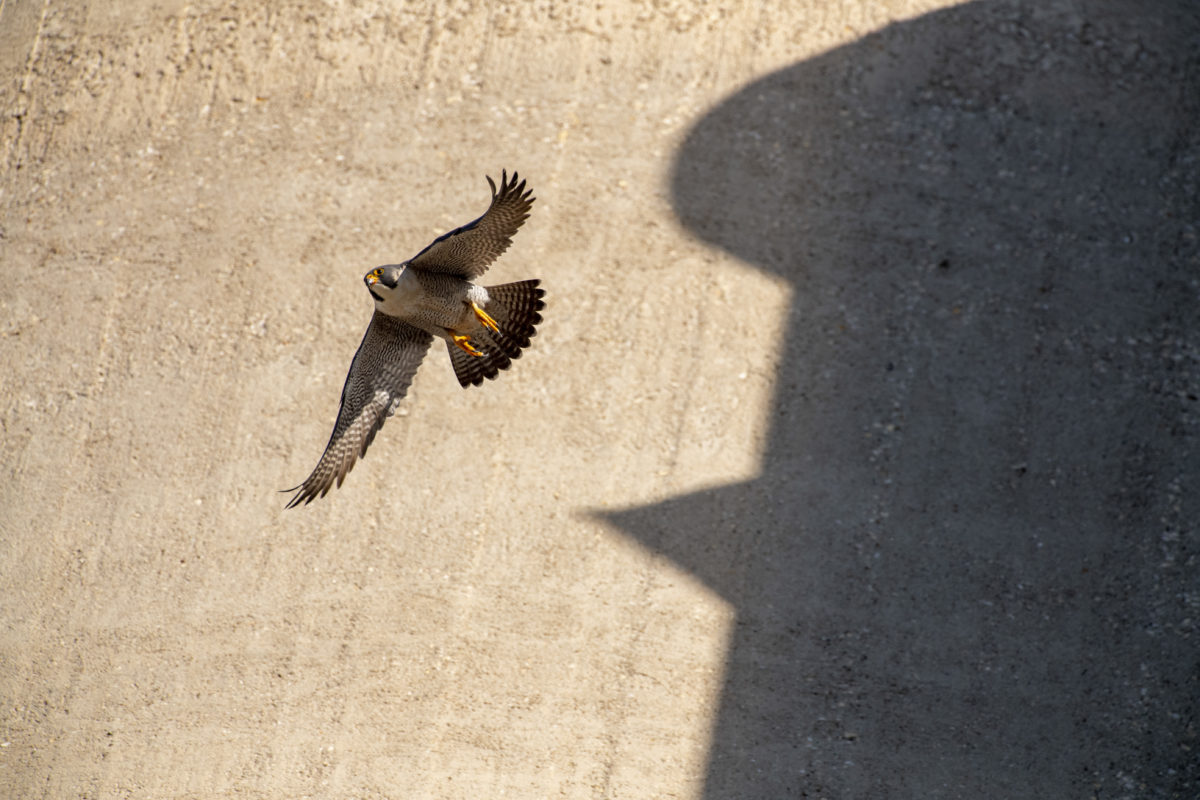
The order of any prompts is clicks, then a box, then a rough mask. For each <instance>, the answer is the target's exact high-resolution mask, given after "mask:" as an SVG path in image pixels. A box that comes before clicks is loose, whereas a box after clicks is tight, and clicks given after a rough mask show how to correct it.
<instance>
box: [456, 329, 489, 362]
mask: <svg viewBox="0 0 1200 800" xmlns="http://www.w3.org/2000/svg"><path fill="white" fill-rule="evenodd" d="M450 337H451V338H452V339H454V343H455V344H456V345H458V347H459V349H460V350H462V351H464V352H466V353H469V354H470V355H473V356H482V355H483V353H481V352H479V351H478V350H476V349H475V348H474V347H473V346H472V345H471V337H470V336H464V335H463V334H461V333H451V334H450Z"/></svg>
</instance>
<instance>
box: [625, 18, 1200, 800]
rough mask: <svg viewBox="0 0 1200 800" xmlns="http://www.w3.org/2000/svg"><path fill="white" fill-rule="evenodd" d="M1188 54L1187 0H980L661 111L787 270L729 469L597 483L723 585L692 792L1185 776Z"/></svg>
mask: <svg viewBox="0 0 1200 800" xmlns="http://www.w3.org/2000/svg"><path fill="white" fill-rule="evenodd" d="M1198 79H1200V9H1198V7H1197V6H1196V5H1195V4H1194V3H1189V2H1120V1H1119V0H1096V1H1095V2H1084V3H1077V2H1065V1H1064V2H1049V3H1046V2H1029V3H1016V4H1014V3H1007V2H1004V3H1000V2H978V3H973V4H969V5H966V6H960V7H956V8H953V9H950V10H946V11H942V12H938V13H933V14H930V15H928V16H924V17H921V18H919V19H915V20H913V21H908V22H904V23H898V24H894V25H892V26H890V27H888V28H886V29H884V30H882V31H880V32H878V33H875V34H872V35H870V36H867V37H865V38H863V39H861V40H859V41H857V42H855V43H853V44H851V45H848V46H846V47H842V48H840V49H837V50H834V51H832V52H829V53H827V54H825V55H822V56H819V57H816V58H813V59H811V60H808V61H805V62H803V63H800V64H797V65H795V66H792V67H790V68H787V69H784V70H782V71H780V72H777V73H774V74H772V75H769V76H767V77H765V78H763V79H761V80H759V81H757V82H755V83H753V84H751V85H749V86H747V87H746V88H744V89H743V90H741V91H739V92H738V93H736V94H735V95H733V96H732V97H730V98H729V99H728V100H726V101H725V102H723V103H721V104H720V105H719V106H718V107H716V108H715V109H714V110H712V111H711V112H710V113H708V114H707V115H705V116H704V117H703V118H702V119H701V120H699V122H698V123H697V124H696V125H695V127H694V128H693V129H692V130H691V132H690V134H689V136H688V137H687V139H686V142H685V144H684V145H683V147H682V149H681V151H680V152H679V153H678V158H677V162H676V164H675V167H674V177H673V187H672V189H673V202H674V204H675V208H676V211H677V213H678V215H679V217H680V219H681V220H682V222H683V224H684V225H685V226H686V227H687V229H688V230H690V231H691V232H692V233H694V235H696V236H698V237H700V238H701V239H703V240H704V241H707V242H710V243H712V244H714V245H716V246H718V247H720V248H723V249H724V250H726V251H728V252H729V253H732V254H733V255H735V256H737V257H738V258H739V259H742V260H744V261H747V262H749V263H750V264H752V265H755V266H756V267H758V268H761V269H763V270H767V271H769V272H772V273H775V274H778V275H781V276H784V277H786V278H787V279H788V281H790V283H791V291H792V295H791V304H790V316H789V318H788V320H787V324H786V334H785V337H784V340H783V341H781V342H780V343H779V346H780V348H781V350H780V364H781V366H780V367H779V369H778V374H777V377H776V388H775V396H774V405H773V409H772V412H773V414H774V417H773V418H772V420H771V428H770V437H769V444H768V447H767V451H766V453H765V456H764V462H763V464H762V471H761V474H760V476H759V477H757V478H756V479H754V480H751V481H748V482H744V483H738V484H733V485H728V486H724V487H718V488H714V489H712V490H709V491H704V492H699V493H696V494H694V495H691V496H686V497H679V498H675V499H671V500H668V501H666V502H663V503H661V504H657V505H653V506H650V507H642V508H633V509H627V510H623V511H619V512H616V513H613V514H609V515H607V517H606V518H607V519H609V520H610V522H612V523H613V524H615V525H616V526H618V527H620V528H621V529H623V530H624V531H626V532H628V533H629V534H630V535H632V536H634V537H636V538H637V539H638V540H639V541H641V542H642V543H644V544H645V545H647V546H648V547H650V548H652V549H654V550H656V551H658V552H660V553H662V554H665V555H666V556H667V557H669V558H670V559H672V560H673V561H675V562H677V563H679V564H681V565H682V566H683V567H685V568H687V569H688V570H691V571H692V572H694V573H695V574H696V575H698V576H699V577H700V578H702V579H703V580H704V581H705V582H706V583H707V584H708V585H709V586H710V587H712V588H713V589H714V590H715V591H716V592H719V593H720V595H722V596H723V597H724V598H725V599H726V600H728V601H729V602H730V603H731V604H732V605H733V606H734V607H736V610H737V622H736V625H735V628H734V631H733V633H732V640H731V642H730V645H729V651H728V661H727V664H726V672H725V683H724V687H723V691H722V696H721V701H720V707H719V712H718V717H717V719H716V721H715V728H714V734H713V741H712V745H711V751H710V754H709V759H708V766H707V776H706V783H705V796H706V797H708V798H711V799H712V800H718V799H720V800H727V799H728V798H784V797H818V796H820V797H923V798H937V797H1006V798H1012V797H1030V798H1034V797H1036V798H1076V797H1101V798H1111V797H1189V798H1190V797H1200V737H1198V733H1200V720H1197V706H1198V701H1200V647H1198V646H1200V628H1198V626H1200V580H1198V577H1197V576H1198V573H1200V569H1198V568H1200V555H1198V549H1200V546H1198V545H1200V542H1198V535H1200V534H1198V525H1200V458H1198V456H1200V448H1198V447H1197V443H1198V434H1200V401H1198V400H1197V394H1198V393H1200V325H1198V322H1200V244H1198V242H1197V235H1198V233H1200V231H1198V225H1200V201H1198V199H1197V198H1198V197H1200V134H1198V132H1197V125H1198V124H1200V80H1198ZM751 313H752V312H751ZM729 346H730V347H737V346H738V343H737V342H730V343H729Z"/></svg>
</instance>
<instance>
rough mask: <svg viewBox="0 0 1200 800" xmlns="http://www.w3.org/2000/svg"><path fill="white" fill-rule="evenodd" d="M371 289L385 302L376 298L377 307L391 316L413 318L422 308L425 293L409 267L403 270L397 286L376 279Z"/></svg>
mask: <svg viewBox="0 0 1200 800" xmlns="http://www.w3.org/2000/svg"><path fill="white" fill-rule="evenodd" d="M371 290H372V291H374V292H375V294H377V295H379V296H380V297H382V298H383V302H380V301H379V300H378V299H376V300H375V306H376V308H378V309H379V310H380V311H382V312H383V313H384V314H387V315H388V316H390V317H399V318H400V319H411V318H412V317H413V316H415V315H416V314H417V313H418V311H419V310H420V308H421V298H422V297H423V296H424V294H425V292H424V290H423V289H422V288H421V285H420V283H418V281H417V276H416V275H415V274H414V273H413V272H412V271H411V270H408V269H405V270H401V272H400V277H399V278H398V279H397V280H396V285H395V287H391V286H387V285H385V284H383V283H380V282H379V281H376V282H374V283H373V284H371Z"/></svg>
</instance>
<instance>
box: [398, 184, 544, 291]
mask: <svg viewBox="0 0 1200 800" xmlns="http://www.w3.org/2000/svg"><path fill="white" fill-rule="evenodd" d="M487 182H488V185H489V186H491V187H492V204H491V206H489V207H488V210H487V213H485V214H484V215H483V216H482V217H480V218H479V219H477V220H475V221H474V222H468V223H467V224H466V225H463V226H462V227H461V228H455V229H454V230H452V231H450V232H449V233H447V234H443V235H442V236H439V237H438V238H436V239H434V240H433V243H432V244H431V245H429V246H428V247H426V248H425V249H424V250H422V251H421V252H419V253H417V254H416V255H415V256H413V257H412V259H411V260H410V261H409V262H408V264H409V266H411V267H416V268H417V269H423V270H427V271H429V272H441V273H445V274H447V275H457V276H458V277H460V278H466V279H467V280H470V279H472V278H477V277H479V276H480V275H482V274H483V273H484V272H485V271H486V270H487V268H488V267H490V266H491V265H492V262H493V261H495V260H496V259H497V258H499V257H500V254H501V253H503V252H504V251H505V250H507V249H508V246H509V245H510V244H512V237H513V236H514V235H515V234H516V232H517V229H518V228H520V227H521V224H522V223H524V222H525V220H526V219H528V218H529V209H530V208H531V207H532V206H533V201H534V200H535V199H536V198H533V197H531V196H530V195H532V194H533V190H532V189H530V190H526V189H525V181H521V182H520V183H517V173H515V172H514V173H513V174H512V179H511V180H509V178H508V175H507V172H501V173H500V190H499V191H496V184H495V182H493V181H492V179H491V178H490V177H489V178H488V179H487Z"/></svg>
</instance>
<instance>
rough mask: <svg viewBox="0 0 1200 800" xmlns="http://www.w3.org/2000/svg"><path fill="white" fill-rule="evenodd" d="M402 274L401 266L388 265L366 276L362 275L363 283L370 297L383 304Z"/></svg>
mask: <svg viewBox="0 0 1200 800" xmlns="http://www.w3.org/2000/svg"><path fill="white" fill-rule="evenodd" d="M402 272H404V265H403V264H399V265H397V264H388V265H387V266H384V267H376V268H375V269H373V270H371V271H370V272H368V273H367V274H366V275H363V283H365V284H366V285H367V291H368V292H370V293H371V297H374V298H375V299H376V300H378V301H379V302H381V303H384V302H386V301H387V296H388V295H389V294H391V293H392V290H393V289H395V288H396V284H397V283H398V282H399V281H400V274H401V273H402Z"/></svg>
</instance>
